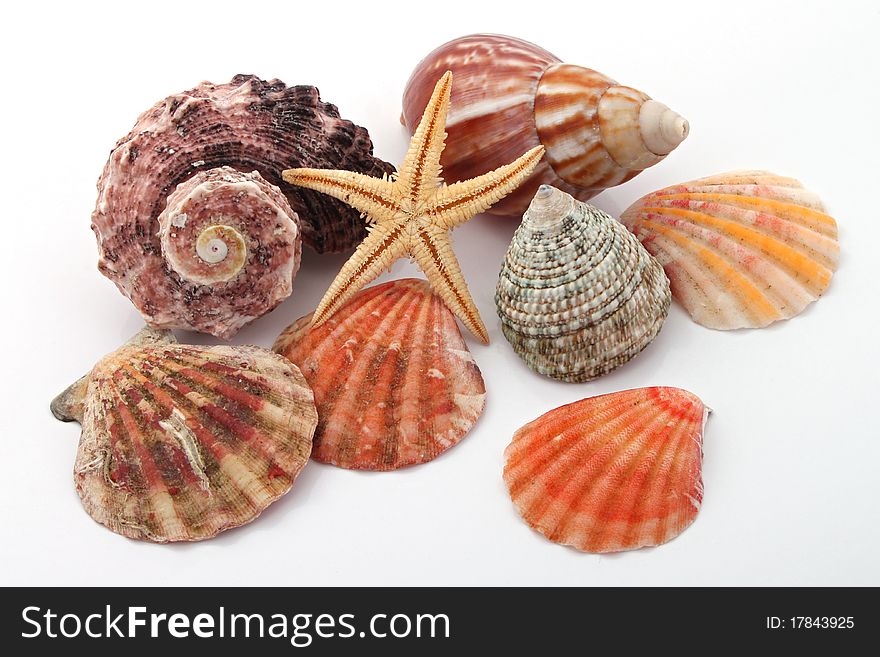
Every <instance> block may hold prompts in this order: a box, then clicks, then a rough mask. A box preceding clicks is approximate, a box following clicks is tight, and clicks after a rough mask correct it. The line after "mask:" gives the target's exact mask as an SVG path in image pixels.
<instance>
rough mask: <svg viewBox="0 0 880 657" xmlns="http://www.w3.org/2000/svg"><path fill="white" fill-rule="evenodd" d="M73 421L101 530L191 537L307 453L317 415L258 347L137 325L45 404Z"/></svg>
mask: <svg viewBox="0 0 880 657" xmlns="http://www.w3.org/2000/svg"><path fill="white" fill-rule="evenodd" d="M52 411H53V413H55V414H56V416H57V417H59V419H63V420H77V421H79V422H81V423H82V436H81V438H80V443H79V450H78V451H77V457H76V465H75V466H74V481H75V483H76V490H77V492H78V493H79V496H80V498H81V499H82V503H83V506H84V507H85V510H86V511H87V512H88V513H89V515H90V516H92V518H94V519H95V520H96V521H97V522H99V523H101V524H103V525H105V526H106V527H108V528H109V529H111V530H112V531H114V532H116V533H118V534H122V535H124V536H128V537H129V538H136V539H142V540H150V541H155V542H159V543H164V542H168V541H198V540H202V539H206V538H211V537H212V536H214V535H216V534H217V533H218V532H221V531H223V530H225V529H229V528H231V527H237V526H239V525H243V524H245V523H248V522H250V521H251V520H253V519H254V518H256V517H257V516H258V515H259V514H260V512H261V511H262V510H263V509H265V508H266V507H267V506H269V504H271V503H272V502H274V501H275V500H277V499H278V498H279V497H281V496H282V495H284V494H285V493H286V492H287V491H288V490H290V487H291V486H292V484H293V481H294V480H295V479H296V476H297V475H298V474H299V472H300V470H301V469H302V467H303V466H304V465H305V463H306V461H307V460H308V458H309V453H310V451H311V447H312V435H313V433H314V430H315V426H316V424H317V421H318V417H317V412H316V410H315V404H314V399H313V396H312V392H311V390H310V389H309V387H308V384H306V382H305V380H304V379H303V377H302V375H301V374H300V372H299V370H297V368H296V367H295V366H294V365H293V364H291V363H290V362H289V361H287V360H286V359H284V358H281V357H280V356H278V355H277V354H273V353H272V352H271V351H268V350H265V349H261V348H259V347H242V346H216V347H196V346H188V345H180V344H176V343H175V342H174V341H173V338H172V337H171V336H170V334H164V335H162V334H159V333H157V332H151V331H146V332H145V333H144V334H141V335H139V336H136V339H135V340H134V341H133V342H132V343H130V344H128V345H127V346H124V347H123V348H121V349H119V350H117V351H115V352H113V353H111V354H109V355H108V356H106V357H105V358H103V359H102V360H101V361H100V362H98V364H97V365H95V367H94V368H93V369H92V371H91V372H90V373H89V374H88V375H87V376H86V377H84V378H83V379H82V380H81V381H79V382H77V383H76V384H74V386H72V387H71V388H70V389H69V390H68V391H66V393H64V394H62V395H61V396H59V398H57V399H56V400H55V401H54V402H53V404H52Z"/></svg>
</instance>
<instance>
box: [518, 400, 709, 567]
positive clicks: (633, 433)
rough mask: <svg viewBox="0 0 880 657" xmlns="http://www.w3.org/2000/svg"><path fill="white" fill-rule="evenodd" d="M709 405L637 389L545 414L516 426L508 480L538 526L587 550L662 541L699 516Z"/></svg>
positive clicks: (521, 506)
mask: <svg viewBox="0 0 880 657" xmlns="http://www.w3.org/2000/svg"><path fill="white" fill-rule="evenodd" d="M706 415H707V409H706V407H705V406H704V405H703V402H702V401H700V399H699V398H697V397H696V396H695V395H694V394H692V393H690V392H687V391H686V390H681V389H680V388H665V387H652V388H637V389H635V390H625V391H623V392H615V393H611V394H608V395H600V396H598V397H590V398H588V399H583V400H581V401H578V402H574V403H573V404H567V405H566V406H561V407H559V408H556V409H554V410H552V411H550V412H549V413H545V414H544V415H542V416H541V417H539V418H538V419H537V420H534V421H533V422H530V423H529V424H527V425H525V426H524V427H522V428H521V429H519V431H517V432H516V433H515V434H514V437H513V441H512V442H511V443H510V445H509V446H508V447H507V449H506V451H505V457H506V463H505V466H504V481H505V482H506V484H507V488H508V491H509V492H510V497H511V499H512V500H513V503H514V504H515V505H516V508H517V510H518V511H519V513H520V515H522V517H523V519H524V520H525V521H526V522H527V523H528V525H529V526H530V527H532V528H533V529H535V530H537V531H539V532H541V533H542V534H544V536H546V537H547V538H549V539H550V540H551V541H553V542H555V543H561V544H563V545H569V546H571V547H574V548H577V549H578V550H583V551H585V552H617V551H621V550H633V549H636V548H640V547H644V546H651V545H660V544H661V543H666V542H667V541H670V540H672V539H673V538H675V537H676V536H678V535H679V534H680V533H681V532H682V531H684V530H685V529H686V528H687V527H688V526H689V525H690V524H691V523H692V522H693V521H694V520H695V519H696V517H697V512H698V511H699V509H700V504H701V503H702V499H703V480H702V475H701V468H702V456H703V452H702V439H703V426H704V424H705V419H706Z"/></svg>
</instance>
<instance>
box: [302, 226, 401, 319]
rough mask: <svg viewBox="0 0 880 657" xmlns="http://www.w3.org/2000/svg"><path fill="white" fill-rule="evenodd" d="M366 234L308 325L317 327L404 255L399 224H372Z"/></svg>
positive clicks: (325, 294)
mask: <svg viewBox="0 0 880 657" xmlns="http://www.w3.org/2000/svg"><path fill="white" fill-rule="evenodd" d="M368 230H369V234H368V235H367V237H366V239H364V241H363V242H361V244H360V246H358V248H357V249H355V252H354V253H353V254H352V256H351V257H350V258H349V259H348V260H347V261H346V263H345V264H344V265H343V266H342V269H340V270H339V273H338V274H337V275H336V278H334V279H333V282H332V283H331V284H330V287H329V288H328V289H327V292H325V293H324V298H322V299H321V302H320V303H319V304H318V307H317V308H316V309H315V313H314V314H313V315H312V326H320V325H321V324H323V323H324V322H325V321H327V320H328V319H329V318H330V316H331V315H332V314H333V313H335V312H336V311H337V310H339V309H340V308H341V307H342V306H344V305H345V304H346V303H347V302H348V301H349V300H350V299H351V298H352V297H353V296H354V295H355V294H357V293H358V292H359V291H360V289H361V288H363V287H364V286H365V285H366V284H367V283H371V282H372V281H374V280H376V278H377V277H378V276H379V274H381V273H382V272H383V271H384V270H386V269H390V267H391V265H393V264H394V262H395V261H396V260H398V259H399V258H400V257H402V256H403V255H404V254H405V253H406V244H405V242H404V241H403V239H401V235H402V233H403V226H402V225H396V224H392V225H390V226H389V225H386V224H373V225H372V226H370V227H369V229H368Z"/></svg>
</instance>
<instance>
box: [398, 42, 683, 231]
mask: <svg viewBox="0 0 880 657" xmlns="http://www.w3.org/2000/svg"><path fill="white" fill-rule="evenodd" d="M446 71H452V73H453V76H454V79H455V83H454V86H453V88H452V104H451V108H450V110H449V115H448V117H447V122H446V131H447V133H448V136H447V139H446V149H445V150H444V151H443V157H442V160H441V162H442V164H443V170H444V177H445V178H446V180H448V181H449V182H454V181H456V180H466V179H469V178H474V177H476V176H477V175H479V174H482V173H483V172H484V171H488V170H491V169H494V168H497V167H498V166H500V165H502V164H506V163H507V162H510V161H512V160H513V159H515V158H516V157H517V156H519V155H520V154H521V153H524V152H526V151H527V150H529V149H530V148H533V147H535V146H538V145H543V146H544V149H545V156H544V159H543V160H541V162H540V164H538V166H537V167H536V168H535V171H534V173H533V174H532V176H531V178H529V180H528V181H526V182H525V183H524V184H522V185H521V186H520V187H519V189H517V190H516V191H514V192H513V193H512V194H510V195H508V196H507V197H506V198H504V199H502V200H501V201H499V202H498V203H496V204H495V205H494V206H493V207H492V208H491V209H490V210H489V212H491V213H493V214H500V215H506V216H519V215H521V214H522V213H523V212H524V211H525V209H526V207H528V204H529V201H530V200H531V198H532V196H533V195H534V194H535V192H536V191H537V189H538V187H539V186H540V185H542V184H548V185H553V186H554V187H557V188H559V189H561V190H563V191H565V192H567V193H569V194H571V195H572V196H574V197H575V198H578V199H580V200H582V201H585V200H587V199H589V198H591V197H593V196H595V195H596V194H598V193H599V192H600V191H602V190H603V189H605V188H607V187H613V186H614V185H619V184H620V183H622V182H625V181H626V180H629V179H630V178H632V177H633V176H635V175H636V174H637V173H639V172H640V171H642V170H644V169H646V168H648V167H650V166H652V165H654V164H656V163H657V162H659V161H660V160H662V159H663V158H664V157H666V155H668V154H669V153H670V152H672V150H674V149H675V147H676V146H678V144H679V143H681V142H682V141H683V140H684V138H685V137H686V136H687V134H688V130H689V127H688V123H687V121H685V119H684V118H682V117H681V116H679V115H678V114H676V113H675V112H673V111H672V110H670V109H669V108H668V107H666V105H664V104H663V103H660V102H657V101H655V100H651V99H650V97H649V96H647V95H646V94H644V93H642V92H641V91H637V90H636V89H633V88H631V87H624V86H621V85H619V84H618V83H617V82H615V81H614V80H612V79H611V78H609V77H607V76H605V75H602V74H601V73H598V72H596V71H593V70H591V69H588V68H584V67H582V66H574V65H571V64H564V63H562V62H561V60H560V59H559V58H558V57H556V56H555V55H552V54H551V53H549V52H547V51H546V50H544V49H543V48H540V47H538V46H536V45H535V44H532V43H529V42H528V41H523V40H521V39H516V38H514V37H509V36H503V35H495V34H474V35H470V36H465V37H461V38H459V39H455V40H453V41H450V42H449V43H446V44H444V45H442V46H440V47H439V48H437V49H436V50H434V51H433V52H431V53H430V54H429V55H428V56H427V57H425V59H423V60H422V61H421V62H420V63H419V64H418V66H416V68H415V70H414V71H413V73H412V76H411V77H410V79H409V82H408V83H407V85H406V90H405V91H404V94H403V115H402V117H401V121H402V122H403V124H404V125H405V126H406V127H407V128H408V129H409V131H410V133H412V132H413V131H414V130H415V129H416V126H417V125H418V122H419V119H420V118H421V115H422V112H423V111H424V109H425V106H426V105H427V102H428V99H429V98H430V96H431V92H432V90H433V88H434V83H435V82H436V80H437V79H438V78H439V77H440V76H441V75H443V73H444V72H446Z"/></svg>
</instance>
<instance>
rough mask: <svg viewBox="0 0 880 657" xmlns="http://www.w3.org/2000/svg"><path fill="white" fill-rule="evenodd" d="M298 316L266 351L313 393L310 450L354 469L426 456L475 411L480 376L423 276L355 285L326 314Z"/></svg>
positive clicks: (453, 438) (457, 435) (454, 436)
mask: <svg viewBox="0 0 880 657" xmlns="http://www.w3.org/2000/svg"><path fill="white" fill-rule="evenodd" d="M310 322H311V315H307V316H305V317H303V318H301V319H299V320H298V321H297V322H295V323H294V324H292V325H291V326H290V327H288V328H287V329H286V330H285V331H284V332H283V333H282V334H281V336H280V337H279V338H278V340H277V342H276V343H275V347H274V348H275V350H276V351H277V352H278V353H280V354H282V355H284V356H286V357H287V358H289V359H290V360H291V361H293V362H294V363H295V364H296V365H297V366H299V368H300V369H301V370H302V373H303V376H305V378H306V380H307V381H308V382H309V384H310V385H311V386H312V388H313V390H314V392H315V403H316V404H317V407H318V417H319V422H318V428H317V430H316V432H315V448H314V450H313V451H312V457H313V458H314V459H316V460H318V461H322V462H324V463H332V464H333V465H337V466H339V467H343V468H349V469H356V470H394V469H397V468H401V467H404V466H408V465H414V464H417V463H425V462H427V461H430V460H432V459H434V458H436V457H437V456H438V455H439V454H441V453H442V452H444V451H446V450H447V449H449V448H450V447H452V446H453V445H455V444H457V443H458V442H459V441H460V440H461V439H462V438H463V437H464V435H465V434H466V433H467V432H468V431H470V429H471V427H473V425H474V424H475V423H476V421H477V418H478V417H479V416H480V414H481V413H482V411H483V406H484V404H485V398H486V388H485V385H484V384H483V377H482V375H481V374H480V370H479V369H478V368H477V365H476V363H475V362H474V359H473V357H472V356H471V354H470V352H469V351H468V348H467V345H466V344H465V342H464V339H463V338H462V336H461V332H460V331H459V330H458V325H457V324H456V323H455V316H454V315H453V314H452V312H450V311H449V310H448V309H447V308H446V306H445V305H444V304H443V301H442V300H441V299H440V297H439V296H437V295H436V294H434V293H433V292H431V289H430V287H429V286H428V284H427V283H426V282H425V281H422V280H417V279H411V278H410V279H403V280H397V281H392V282H390V283H384V284H381V285H375V286H373V287H369V288H366V289H364V290H362V291H361V292H359V293H358V294H357V295H356V296H355V297H354V298H353V299H352V300H351V301H349V302H348V304H347V305H345V306H343V307H342V308H341V309H340V310H338V311H337V312H336V313H334V314H333V315H332V316H331V317H330V318H329V319H328V320H327V321H326V322H325V323H323V324H321V325H320V326H318V327H311V326H310Z"/></svg>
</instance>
